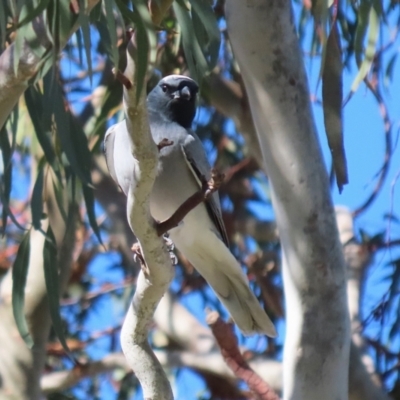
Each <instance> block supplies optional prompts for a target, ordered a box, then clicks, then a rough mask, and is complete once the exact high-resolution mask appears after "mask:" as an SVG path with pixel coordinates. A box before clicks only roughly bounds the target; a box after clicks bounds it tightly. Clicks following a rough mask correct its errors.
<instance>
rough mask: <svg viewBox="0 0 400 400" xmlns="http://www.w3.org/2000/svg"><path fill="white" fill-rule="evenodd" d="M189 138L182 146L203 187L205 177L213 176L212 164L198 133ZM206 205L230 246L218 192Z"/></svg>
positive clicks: (195, 176) (223, 238)
mask: <svg viewBox="0 0 400 400" xmlns="http://www.w3.org/2000/svg"><path fill="white" fill-rule="evenodd" d="M191 137H193V138H194V140H192V139H191ZM188 139H189V140H185V142H184V144H182V145H181V148H182V151H183V155H184V157H185V160H186V163H187V165H188V167H189V169H190V170H191V172H192V173H193V176H194V178H195V179H196V181H197V183H198V184H199V187H201V186H202V181H203V180H204V179H206V180H209V179H210V178H211V166H210V164H209V163H208V160H207V157H206V154H205V152H204V148H203V145H202V143H201V141H200V139H199V138H198V137H197V135H196V134H195V133H194V132H190V135H188ZM205 205H206V207H207V211H208V214H209V216H210V218H211V219H212V221H213V222H214V224H215V227H216V228H217V230H218V232H219V234H220V235H221V238H222V240H223V241H224V243H225V244H226V246H227V247H229V240H228V235H227V233H226V230H225V225H224V222H223V220H222V213H221V205H220V202H219V196H218V193H216V192H215V193H213V194H212V195H211V196H210V197H209V198H208V199H207V200H206V201H205Z"/></svg>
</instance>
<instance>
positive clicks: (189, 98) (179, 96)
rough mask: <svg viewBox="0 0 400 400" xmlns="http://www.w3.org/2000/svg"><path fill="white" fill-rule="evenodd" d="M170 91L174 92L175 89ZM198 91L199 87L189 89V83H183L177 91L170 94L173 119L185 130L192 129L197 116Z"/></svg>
mask: <svg viewBox="0 0 400 400" xmlns="http://www.w3.org/2000/svg"><path fill="white" fill-rule="evenodd" d="M190 83H192V82H190ZM170 90H171V91H173V90H174V88H170ZM197 90H198V89H197V86H196V87H189V86H188V85H187V82H182V83H181V85H179V88H178V89H177V90H175V91H173V92H172V93H171V92H170V93H169V94H170V97H171V100H170V101H169V108H170V110H171V112H172V118H173V120H174V121H175V122H177V123H178V124H180V125H182V126H183V127H184V128H190V126H191V125H192V122H193V119H194V116H195V114H196V94H197Z"/></svg>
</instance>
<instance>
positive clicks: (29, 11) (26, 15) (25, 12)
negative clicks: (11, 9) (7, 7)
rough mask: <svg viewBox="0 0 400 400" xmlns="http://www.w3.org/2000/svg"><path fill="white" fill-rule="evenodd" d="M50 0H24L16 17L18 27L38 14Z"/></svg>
mask: <svg viewBox="0 0 400 400" xmlns="http://www.w3.org/2000/svg"><path fill="white" fill-rule="evenodd" d="M49 1H50V0H39V1H35V2H33V1H26V2H25V3H24V4H23V5H22V7H21V12H20V14H19V18H18V28H21V26H23V25H25V24H27V23H31V22H32V21H33V20H34V19H35V18H36V17H37V16H38V15H40V14H41V13H42V12H43V11H44V10H45V9H46V7H47V5H48V4H49Z"/></svg>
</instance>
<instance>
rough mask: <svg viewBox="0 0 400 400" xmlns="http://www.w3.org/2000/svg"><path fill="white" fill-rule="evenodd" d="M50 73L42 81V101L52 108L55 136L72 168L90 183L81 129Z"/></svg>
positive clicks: (88, 155) (87, 160) (83, 136)
mask: <svg viewBox="0 0 400 400" xmlns="http://www.w3.org/2000/svg"><path fill="white" fill-rule="evenodd" d="M51 78H52V76H51V74H47V75H46V77H45V79H44V80H43V83H44V95H45V97H44V101H45V104H46V103H47V104H49V105H51V106H50V107H48V109H50V110H54V119H55V122H56V126H57V136H58V138H59V140H60V144H61V148H62V150H63V151H64V153H65V155H66V157H67V160H68V162H69V164H70V165H71V168H72V170H73V171H74V172H75V173H76V175H77V176H78V177H79V178H80V179H81V180H82V181H83V182H85V183H86V184H91V176H90V163H91V154H90V151H89V149H88V143H87V138H86V135H85V133H84V132H83V129H82V128H81V127H80V126H79V125H78V124H77V123H76V121H75V120H74V118H73V117H72V115H71V113H70V112H67V111H66V110H65V103H64V96H63V94H62V88H61V86H60V84H59V82H57V81H55V80H54V81H53V80H52V79H51Z"/></svg>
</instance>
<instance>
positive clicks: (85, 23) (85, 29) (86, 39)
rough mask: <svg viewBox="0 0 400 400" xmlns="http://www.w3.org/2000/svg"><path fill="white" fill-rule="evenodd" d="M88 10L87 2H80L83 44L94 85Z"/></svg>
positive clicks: (82, 0)
mask: <svg viewBox="0 0 400 400" xmlns="http://www.w3.org/2000/svg"><path fill="white" fill-rule="evenodd" d="M86 9H87V0H79V24H80V26H81V31H82V34H83V44H84V47H85V54H86V61H87V64H88V72H89V79H90V84H92V78H93V68H92V57H91V53H90V50H91V48H92V43H91V40H90V26H89V16H88V15H87V14H86Z"/></svg>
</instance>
